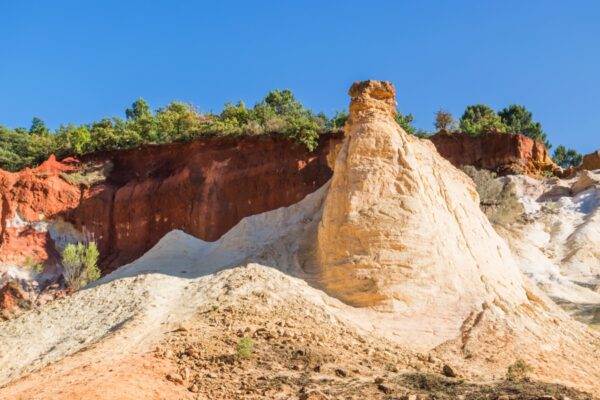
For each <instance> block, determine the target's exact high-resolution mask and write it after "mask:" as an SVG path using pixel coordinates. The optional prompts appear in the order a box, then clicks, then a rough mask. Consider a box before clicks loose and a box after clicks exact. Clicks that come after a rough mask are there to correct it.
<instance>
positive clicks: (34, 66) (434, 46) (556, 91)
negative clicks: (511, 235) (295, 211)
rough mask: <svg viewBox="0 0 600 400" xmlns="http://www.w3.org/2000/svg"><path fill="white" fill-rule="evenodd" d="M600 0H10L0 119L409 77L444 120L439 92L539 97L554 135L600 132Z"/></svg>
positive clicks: (405, 88) (322, 93)
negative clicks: (137, 101)
mask: <svg viewBox="0 0 600 400" xmlns="http://www.w3.org/2000/svg"><path fill="white" fill-rule="evenodd" d="M599 21H600V2H599V1H585V0H578V1H566V0H565V1H549V0H546V1H533V0H527V1H525V0H520V1H506V0H503V1H492V0H477V1H475V0H473V1H449V0H448V1H433V0H432V1H376V0H370V1H367V2H364V1H325V0H321V1H294V2H293V1H283V0H278V1H275V0H274V1H259V0H254V1H250V0H249V1H245V2H242V1H212V2H208V1H206V2H202V1H166V0H164V1H149V0H145V1H142V0H139V1H137V0H136V1H127V0H120V1H116V0H104V1H91V0H89V1H82V0H77V1H66V0H65V1H61V0H54V1H42V0H39V1H33V0H30V1H25V0H23V1H2V2H0V124H2V125H5V126H9V127H17V126H25V127H28V126H29V125H30V121H31V118H32V117H33V116H34V115H36V116H39V117H41V118H42V119H44V120H45V121H46V122H47V124H48V125H49V126H50V127H51V128H56V127H58V125H59V124H60V123H68V122H73V123H83V122H90V121H92V120H97V119H99V118H102V117H105V116H113V115H123V112H124V111H123V110H124V109H125V108H126V107H127V106H128V105H129V104H130V103H131V102H132V101H133V100H135V99H136V98H138V97H143V98H145V99H146V100H147V101H149V102H150V104H151V106H152V107H153V108H157V107H160V106H163V105H165V104H166V103H168V102H169V101H171V100H182V101H187V102H191V103H194V104H195V105H196V106H198V107H199V109H200V110H201V111H219V110H220V109H221V107H222V105H223V104H224V103H225V102H226V101H235V100H238V99H244V100H245V101H246V102H247V103H250V104H253V103H254V102H255V101H256V100H258V99H260V98H262V97H263V96H264V95H265V94H266V93H267V92H268V90H270V89H275V88H290V89H292V90H293V91H294V93H295V94H296V95H297V97H298V98H299V99H300V100H301V101H302V102H303V103H304V104H305V105H307V106H308V107H311V108H313V109H315V110H317V111H325V112H326V113H333V112H334V110H336V109H342V108H345V107H347V103H348V97H347V94H346V93H347V89H348V87H349V86H350V84H351V83H352V82H353V81H356V80H362V79H369V78H372V79H385V80H390V81H392V82H393V83H394V84H395V85H396V89H397V97H398V102H399V105H400V109H401V110H402V111H404V112H412V113H413V114H414V115H415V117H416V124H417V126H419V127H421V128H426V129H432V120H433V115H434V112H435V111H436V110H438V109H439V108H440V107H441V108H444V109H447V110H449V111H451V112H452V113H453V114H454V115H455V117H459V116H460V114H461V113H462V111H463V110H464V107H465V106H466V105H468V104H472V103H480V102H481V103H487V104H489V105H490V106H492V107H494V108H495V109H499V108H501V107H503V106H506V105H508V104H509V103H521V104H524V105H526V106H527V107H528V108H529V109H530V110H531V111H533V113H534V117H535V118H536V119H538V120H540V121H541V122H542V124H543V126H544V128H545V130H546V131H547V132H548V134H549V137H550V140H551V141H552V142H553V143H554V144H555V146H556V144H559V143H564V144H566V145H568V146H571V147H575V148H576V149H578V150H579V151H581V152H590V151H592V150H594V149H596V148H600V135H599V133H600V129H599V126H598V125H599V121H600V119H599V114H600V23H599Z"/></svg>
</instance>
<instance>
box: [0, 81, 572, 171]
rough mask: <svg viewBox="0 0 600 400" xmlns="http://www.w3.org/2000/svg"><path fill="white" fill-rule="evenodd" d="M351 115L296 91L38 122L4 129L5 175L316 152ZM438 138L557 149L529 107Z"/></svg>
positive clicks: (445, 115) (0, 154) (467, 120)
mask: <svg viewBox="0 0 600 400" xmlns="http://www.w3.org/2000/svg"><path fill="white" fill-rule="evenodd" d="M348 117H349V114H348V112H347V111H345V110H343V111H338V112H336V113H335V115H334V116H333V117H331V118H329V117H327V116H326V115H325V114H324V113H322V112H321V113H314V112H313V111H312V110H310V109H308V108H306V107H304V106H303V105H302V103H300V102H299V101H298V100H297V99H296V97H295V96H294V94H293V93H292V92H291V91H290V90H287V89H286V90H274V91H271V92H269V93H268V94H267V96H265V98H263V99H262V100H261V101H259V102H258V103H256V104H255V105H254V106H253V107H247V106H246V104H245V103H244V102H243V101H239V102H237V103H236V104H233V103H227V104H225V106H224V108H223V110H222V111H221V113H219V114H213V113H200V112H199V111H198V110H197V109H196V108H195V107H194V106H193V105H191V104H188V103H182V102H178V101H174V102H171V103H169V104H168V105H167V106H166V107H163V108H159V109H157V110H156V111H155V112H153V111H152V109H151V108H150V105H149V104H148V103H147V102H146V101H145V100H144V99H138V100H137V101H135V102H134V103H133V104H132V105H131V107H129V108H127V109H126V110H125V119H122V118H119V117H112V118H103V119H101V120H100V121H94V122H91V123H88V124H83V125H74V124H67V125H61V126H60V127H59V128H58V129H57V130H56V131H55V132H51V131H50V130H49V129H48V128H47V127H46V125H45V123H44V121H42V120H41V119H40V118H37V117H34V118H33V120H32V124H31V127H30V128H29V130H27V129H24V128H16V129H9V128H6V127H3V126H0V168H2V169H5V170H9V171H17V170H20V169H22V168H24V167H31V166H35V165H37V164H39V163H41V162H42V161H44V160H46V159H47V158H48V156H49V155H50V154H52V153H54V154H56V155H57V156H58V157H59V158H61V157H67V156H82V155H84V154H88V153H93V152H98V151H106V150H122V149H129V148H134V147H138V146H141V145H144V144H162V143H173V142H185V141H189V140H192V139H195V138H197V137H208V136H237V135H264V134H273V135H278V136H282V137H285V138H286V139H289V140H291V141H293V142H296V143H299V144H301V145H303V146H305V147H306V148H308V149H309V150H311V151H312V150H314V149H315V148H316V146H317V143H318V138H319V135H321V134H323V133H326V132H330V131H332V130H337V129H341V128H343V127H344V125H345V123H346V121H347V119H348ZM396 122H398V124H399V125H400V126H401V127H402V128H403V129H404V130H405V131H406V132H407V133H409V134H412V135H415V136H418V137H421V138H425V137H427V136H429V135H430V134H431V133H430V132H427V131H425V130H423V129H418V128H416V127H415V126H414V117H413V115H412V114H410V113H408V114H404V113H402V112H400V111H398V113H397V115H396ZM434 126H435V129H436V131H448V132H461V133H463V134H467V135H471V136H477V135H479V134H481V133H483V132H486V131H497V132H515V133H521V134H523V135H525V136H527V137H530V138H532V139H534V140H536V141H539V142H542V143H544V144H545V145H546V147H547V148H548V149H550V148H551V147H552V145H551V144H550V142H549V141H548V138H547V135H546V133H545V132H544V130H543V129H542V126H541V124H540V123H539V122H535V121H534V120H533V114H532V113H531V112H530V111H528V110H527V109H526V108H525V107H524V106H521V105H516V104H511V105H510V106H508V107H506V108H504V109H502V110H500V112H498V113H496V112H495V111H494V110H493V109H492V108H490V107H489V106H487V105H485V104H475V105H470V106H468V107H467V108H466V109H465V111H464V113H463V115H462V116H461V118H460V120H459V121H456V120H454V119H453V117H452V114H451V113H449V112H447V111H443V110H440V111H438V112H437V113H436V115H435V120H434ZM554 159H555V162H556V163H557V164H558V165H560V166H562V167H564V168H567V167H568V166H570V165H577V164H578V163H579V162H581V155H580V154H578V153H577V152H576V151H575V150H573V149H566V148H565V147H564V146H558V147H557V149H556V151H555V155H554Z"/></svg>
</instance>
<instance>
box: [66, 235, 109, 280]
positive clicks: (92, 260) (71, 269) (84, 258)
mask: <svg viewBox="0 0 600 400" xmlns="http://www.w3.org/2000/svg"><path fill="white" fill-rule="evenodd" d="M99 256H100V253H99V252H98V248H97V247H96V243H94V242H90V243H88V244H87V245H84V244H83V243H77V245H74V244H72V243H69V244H68V245H67V246H66V247H65V249H64V250H63V252H62V266H63V276H64V278H65V282H66V283H67V285H68V286H69V287H70V288H72V289H73V290H79V289H80V288H82V287H84V286H85V285H87V284H88V283H90V282H94V281H96V280H98V279H99V278H100V269H98V266H97V263H98V257H99Z"/></svg>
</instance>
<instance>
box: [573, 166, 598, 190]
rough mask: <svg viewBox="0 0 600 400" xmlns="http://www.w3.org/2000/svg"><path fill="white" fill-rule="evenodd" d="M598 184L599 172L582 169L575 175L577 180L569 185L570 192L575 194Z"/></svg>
mask: <svg viewBox="0 0 600 400" xmlns="http://www.w3.org/2000/svg"><path fill="white" fill-rule="evenodd" d="M598 186H600V174H595V173H594V172H592V171H588V170H583V171H581V172H580V173H579V174H578V175H577V180H576V181H575V182H574V183H573V185H571V192H572V193H573V195H576V194H578V193H581V192H583V191H585V190H588V189H590V188H592V187H598Z"/></svg>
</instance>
